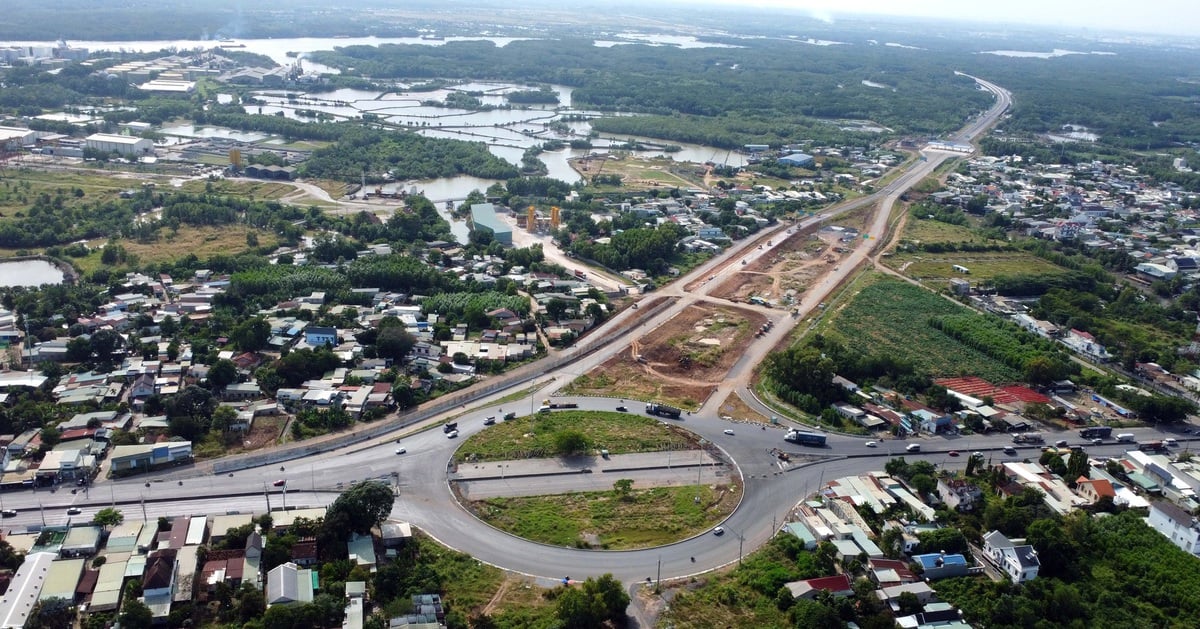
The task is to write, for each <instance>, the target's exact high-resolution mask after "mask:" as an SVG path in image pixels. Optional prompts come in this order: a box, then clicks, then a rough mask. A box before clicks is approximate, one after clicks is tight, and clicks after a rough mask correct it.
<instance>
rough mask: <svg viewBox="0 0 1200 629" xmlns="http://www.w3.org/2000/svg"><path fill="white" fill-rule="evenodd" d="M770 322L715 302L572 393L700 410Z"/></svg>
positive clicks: (682, 317)
mask: <svg viewBox="0 0 1200 629" xmlns="http://www.w3.org/2000/svg"><path fill="white" fill-rule="evenodd" d="M765 322H766V317H764V316H763V315H761V314H759V313H757V312H754V311H752V310H747V309H744V308H738V307H736V306H727V305H722V304H716V303H712V302H699V303H696V304H693V305H691V306H689V307H688V308H687V309H685V310H684V311H683V312H681V313H679V314H678V315H677V316H676V317H675V318H673V319H671V320H670V321H668V322H666V323H665V324H663V325H661V326H659V327H658V328H656V329H654V330H652V331H650V332H649V333H647V334H646V335H644V336H642V337H640V338H637V339H634V341H633V343H632V344H631V346H630V349H629V351H628V352H622V353H620V354H618V355H616V356H614V357H612V358H610V359H609V360H608V361H606V362H605V363H604V364H602V365H600V366H599V367H598V368H596V369H593V370H592V371H591V372H589V373H588V374H585V375H584V376H581V377H580V378H578V379H576V380H575V382H573V383H571V385H570V387H568V389H567V392H570V393H578V394H585V395H608V396H624V397H629V398H634V399H642V400H650V399H656V400H661V401H663V402H666V403H668V404H676V403H677V404H678V405H680V406H682V407H685V408H696V407H698V406H699V405H700V404H701V403H703V402H704V400H705V399H707V398H708V396H709V395H710V394H711V393H712V392H713V391H714V390H716V387H717V386H718V385H719V384H720V383H721V381H722V380H724V378H725V376H726V375H727V374H728V373H729V369H730V368H731V367H733V365H734V363H736V362H737V360H738V358H740V357H741V355H742V354H743V353H744V352H745V350H746V348H747V347H748V346H749V344H750V342H751V341H753V340H754V333H755V331H756V330H758V329H759V328H760V327H762V325H763V323H765Z"/></svg>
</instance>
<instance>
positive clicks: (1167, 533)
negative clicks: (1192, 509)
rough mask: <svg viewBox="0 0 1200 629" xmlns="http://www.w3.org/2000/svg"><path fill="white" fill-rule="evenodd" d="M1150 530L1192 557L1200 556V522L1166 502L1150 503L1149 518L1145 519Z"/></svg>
mask: <svg viewBox="0 0 1200 629" xmlns="http://www.w3.org/2000/svg"><path fill="white" fill-rule="evenodd" d="M1146 523H1147V524H1149V525H1150V528H1152V529H1154V530H1156V531H1158V532H1159V533H1160V534H1161V535H1162V536H1163V537H1165V538H1167V539H1169V540H1171V543H1172V544H1175V545H1176V546H1178V547H1179V548H1181V549H1183V550H1184V551H1187V552H1189V553H1191V554H1193V555H1200V522H1198V521H1197V520H1196V518H1195V517H1194V516H1193V515H1192V514H1191V513H1189V512H1188V511H1186V510H1185V509H1183V508H1181V507H1179V506H1178V505H1176V504H1175V503H1173V502H1170V501H1167V500H1155V501H1153V502H1151V503H1150V517H1148V518H1146Z"/></svg>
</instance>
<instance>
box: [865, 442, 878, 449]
mask: <svg viewBox="0 0 1200 629" xmlns="http://www.w3.org/2000/svg"><path fill="white" fill-rule="evenodd" d="M863 445H865V446H867V447H868V448H874V447H875V446H878V445H879V444H878V443H875V442H874V441H868V442H866V443H864V444H863Z"/></svg>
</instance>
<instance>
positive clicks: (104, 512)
mask: <svg viewBox="0 0 1200 629" xmlns="http://www.w3.org/2000/svg"><path fill="white" fill-rule="evenodd" d="M124 521H125V514H123V513H121V510H120V509H116V508H113V507H105V508H103V509H101V510H99V511H97V512H96V515H95V516H93V517H92V524H95V525H96V526H102V527H104V528H106V529H107V528H109V527H113V526H116V525H118V524H120V523H122V522H124Z"/></svg>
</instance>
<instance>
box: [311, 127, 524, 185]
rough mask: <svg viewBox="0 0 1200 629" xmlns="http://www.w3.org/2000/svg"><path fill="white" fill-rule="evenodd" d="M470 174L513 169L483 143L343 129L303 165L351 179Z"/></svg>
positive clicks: (501, 174) (494, 174) (493, 175)
mask: <svg viewBox="0 0 1200 629" xmlns="http://www.w3.org/2000/svg"><path fill="white" fill-rule="evenodd" d="M389 172H390V173H391V174H392V176H393V177H394V178H396V179H433V178H436V177H453V176H454V175H473V176H475V177H482V178H485V179H508V178H510V177H516V176H517V174H518V172H517V169H516V168H515V167H514V166H513V165H512V164H509V163H508V162H506V161H504V160H503V159H501V158H499V157H496V156H495V155H492V154H491V153H489V152H488V150H487V146H486V145H485V144H483V143H472V142H463V141H460V140H445V139H441V138H427V137H425V136H421V135H417V134H416V133H409V132H400V131H395V132H382V131H379V130H375V129H363V128H350V129H347V130H346V131H345V132H344V133H343V134H342V135H341V137H340V138H339V140H338V142H337V143H336V144H334V145H333V146H330V147H327V148H323V149H318V150H317V151H314V152H313V155H312V158H311V159H309V160H308V161H306V162H305V163H304V165H303V166H302V167H301V173H302V174H303V175H305V176H307V177H317V178H325V179H341V180H350V181H353V180H355V179H356V178H358V176H359V175H361V174H363V173H366V175H367V178H368V179H370V180H372V181H381V180H382V178H383V175H384V173H389Z"/></svg>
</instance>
